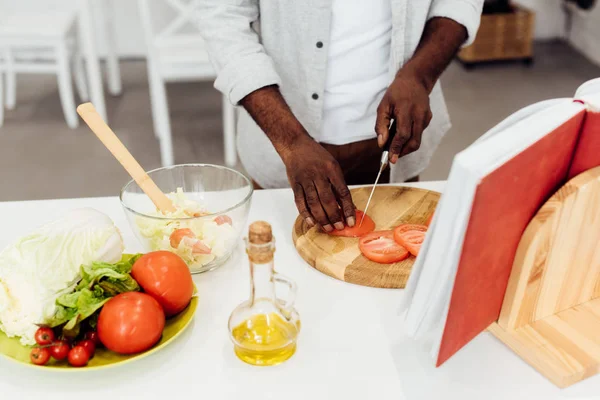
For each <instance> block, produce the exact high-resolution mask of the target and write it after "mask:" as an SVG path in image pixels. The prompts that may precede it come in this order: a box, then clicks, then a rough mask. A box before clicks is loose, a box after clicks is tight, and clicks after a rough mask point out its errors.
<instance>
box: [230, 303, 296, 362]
mask: <svg viewBox="0 0 600 400" xmlns="http://www.w3.org/2000/svg"><path fill="white" fill-rule="evenodd" d="M232 335H233V338H234V340H235V342H236V343H237V344H236V345H235V354H236V355H237V356H238V358H239V359H240V360H242V361H244V362H246V363H248V364H252V365H261V366H268V365H277V364H280V363H282V362H284V361H285V360H287V359H288V358H290V357H291V356H293V355H294V353H295V352H296V337H297V336H298V328H297V325H294V324H293V323H291V322H288V321H286V320H285V319H284V318H282V317H281V316H280V315H279V314H277V313H271V314H267V315H265V314H256V315H254V316H252V317H251V318H250V319H247V320H246V321H244V322H243V323H241V324H240V325H238V326H236V327H235V328H234V329H233V332H232Z"/></svg>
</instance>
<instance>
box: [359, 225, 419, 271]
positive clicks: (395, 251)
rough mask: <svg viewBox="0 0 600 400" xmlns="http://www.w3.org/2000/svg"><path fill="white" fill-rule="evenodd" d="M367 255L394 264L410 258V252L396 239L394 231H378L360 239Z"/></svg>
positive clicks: (362, 249) (380, 261)
mask: <svg viewBox="0 0 600 400" xmlns="http://www.w3.org/2000/svg"><path fill="white" fill-rule="evenodd" d="M358 248H359V249H360V251H361V253H363V255H364V256H365V257H367V258H368V259H369V260H371V261H375V262H376V263H380V264H392V263H395V262H399V261H402V260H405V259H406V258H408V256H409V253H408V250H406V249H405V248H404V247H402V246H400V245H399V244H398V243H396V241H395V240H394V232H392V231H377V232H371V233H368V234H366V235H365V236H363V237H361V238H360V240H359V241H358Z"/></svg>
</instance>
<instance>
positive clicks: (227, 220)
mask: <svg viewBox="0 0 600 400" xmlns="http://www.w3.org/2000/svg"><path fill="white" fill-rule="evenodd" d="M215 222H216V223H217V225H223V224H229V225H233V221H232V220H231V217H230V216H229V215H219V216H218V217H217V218H215Z"/></svg>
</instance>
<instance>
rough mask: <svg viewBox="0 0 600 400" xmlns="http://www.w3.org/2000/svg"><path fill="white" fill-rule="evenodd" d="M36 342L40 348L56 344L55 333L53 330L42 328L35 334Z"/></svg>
mask: <svg viewBox="0 0 600 400" xmlns="http://www.w3.org/2000/svg"><path fill="white" fill-rule="evenodd" d="M35 342H36V343H37V344H39V345H40V346H47V345H49V344H52V342H54V331H53V330H52V329H51V328H45V327H44V328H40V329H38V330H37V331H36V332H35Z"/></svg>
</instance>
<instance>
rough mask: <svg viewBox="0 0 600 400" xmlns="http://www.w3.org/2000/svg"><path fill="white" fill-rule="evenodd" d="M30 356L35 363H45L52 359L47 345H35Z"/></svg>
mask: <svg viewBox="0 0 600 400" xmlns="http://www.w3.org/2000/svg"><path fill="white" fill-rule="evenodd" d="M29 358H30V359H31V362H32V363H34V364H35V365H45V364H46V363H47V362H48V361H49V360H50V350H48V348H47V347H34V348H33V349H32V350H31V354H30V355H29Z"/></svg>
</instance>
